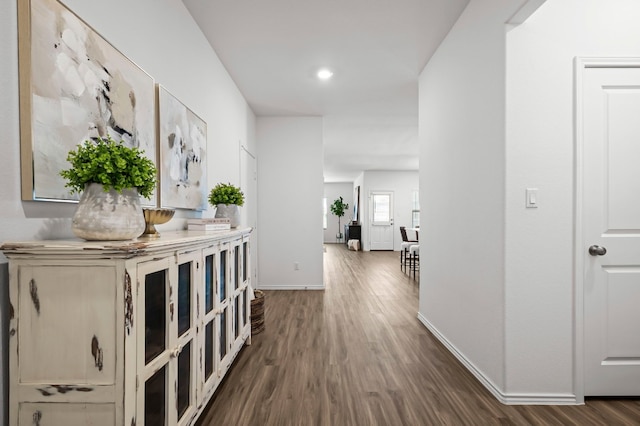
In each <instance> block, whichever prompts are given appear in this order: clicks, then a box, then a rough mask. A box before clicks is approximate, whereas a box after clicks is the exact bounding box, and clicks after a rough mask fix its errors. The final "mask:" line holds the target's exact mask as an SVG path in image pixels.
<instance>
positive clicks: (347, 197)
mask: <svg viewBox="0 0 640 426" xmlns="http://www.w3.org/2000/svg"><path fill="white" fill-rule="evenodd" d="M353 190H354V187H353V183H352V182H341V183H325V184H324V197H325V198H326V199H327V229H325V230H324V233H323V238H324V242H325V243H335V242H336V235H338V233H339V232H342V234H343V237H344V225H346V224H347V223H349V222H350V221H351V220H353V219H352V218H353V197H354V192H353ZM339 197H342V199H343V201H344V202H345V203H347V204H349V208H348V209H347V211H346V212H345V213H344V216H342V217H341V218H340V228H338V216H336V215H334V214H333V213H331V204H333V202H334V201H335V200H337V199H338V198H339Z"/></svg>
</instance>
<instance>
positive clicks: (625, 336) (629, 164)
mask: <svg viewBox="0 0 640 426" xmlns="http://www.w3.org/2000/svg"><path fill="white" fill-rule="evenodd" d="M582 75H583V86H582V94H583V97H582V99H583V100H582V111H583V115H582V116H581V117H579V120H581V121H582V123H583V124H582V126H581V127H582V129H580V128H579V129H578V131H579V132H580V131H582V132H583V133H582V137H583V145H582V147H583V163H582V164H583V175H582V181H583V192H582V194H583V203H582V219H583V230H582V238H583V240H582V241H583V242H584V244H583V245H584V247H583V256H584V257H583V261H584V276H583V280H584V281H583V283H584V286H583V296H584V345H585V346H584V349H585V350H584V357H585V358H584V367H585V370H584V386H585V388H584V390H585V396H595V395H609V396H630V395H640V69H639V68H631V67H618V68H602V67H594V68H586V69H585V70H584V72H583V74H582Z"/></svg>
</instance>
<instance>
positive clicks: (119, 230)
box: [60, 136, 156, 240]
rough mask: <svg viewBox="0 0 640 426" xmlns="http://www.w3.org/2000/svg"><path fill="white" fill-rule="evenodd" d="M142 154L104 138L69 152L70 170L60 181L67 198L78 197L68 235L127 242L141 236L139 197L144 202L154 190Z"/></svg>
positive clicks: (152, 173)
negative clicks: (67, 191) (68, 191)
mask: <svg viewBox="0 0 640 426" xmlns="http://www.w3.org/2000/svg"><path fill="white" fill-rule="evenodd" d="M143 154H144V153H143V152H142V151H140V150H139V149H138V148H129V147H127V146H125V145H124V144H123V143H122V141H121V142H116V141H114V140H113V139H112V138H111V137H110V136H107V137H106V138H96V139H95V140H86V141H85V142H84V143H82V144H80V145H78V146H77V147H76V149H74V150H71V151H69V153H68V155H67V161H68V162H69V163H71V168H69V169H66V170H62V171H61V172H60V176H62V177H63V178H65V179H66V180H67V183H66V185H65V186H66V187H67V188H69V189H70V190H71V193H74V192H78V193H80V192H81V193H82V194H81V196H80V202H79V203H78V208H77V209H76V212H75V214H74V216H73V220H72V224H71V228H72V231H73V233H74V234H76V235H77V236H78V237H80V238H84V239H85V240H129V239H132V238H136V237H138V236H139V235H140V234H142V232H143V231H144V229H145V221H144V216H143V214H142V207H141V205H140V195H142V196H143V197H149V196H150V195H151V194H152V192H153V190H154V189H155V187H156V166H155V165H154V164H153V162H152V161H151V160H150V159H148V158H147V157H145V156H144V155H143Z"/></svg>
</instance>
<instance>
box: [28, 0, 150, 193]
mask: <svg viewBox="0 0 640 426" xmlns="http://www.w3.org/2000/svg"><path fill="white" fill-rule="evenodd" d="M18 7H19V9H18V13H19V44H20V49H19V51H20V58H19V59H20V116H21V117H20V121H21V124H20V125H21V129H20V132H21V160H22V161H21V162H22V198H23V199H24V200H34V199H35V200H53V201H66V200H76V199H77V195H75V196H72V195H70V193H69V191H68V190H67V189H66V188H65V187H64V184H65V181H64V179H62V177H60V175H59V172H60V170H62V169H66V168H68V167H69V163H68V162H67V161H66V158H67V153H68V152H69V151H70V150H71V149H74V148H75V147H76V146H77V145H78V144H80V143H82V142H84V141H85V140H89V139H93V138H96V137H98V136H100V137H106V136H107V135H109V136H111V137H112V138H113V139H114V140H116V141H121V140H122V141H124V144H125V145H127V146H131V147H137V148H139V149H141V150H143V151H144V152H145V155H146V156H147V157H148V158H149V159H151V160H152V161H153V163H154V164H157V151H156V135H155V84H154V81H153V78H151V76H149V75H148V74H147V73H145V72H144V71H143V70H142V69H141V68H139V67H138V66H137V65H136V64H134V63H133V62H131V61H130V60H129V59H128V58H127V57H126V56H124V55H123V54H122V53H120V52H119V51H118V50H117V49H116V48H115V47H114V46H112V45H111V44H109V42H107V41H106V40H105V39H104V38H102V37H101V36H100V35H99V34H98V33H97V32H96V31H94V30H93V29H92V28H91V27H90V26H89V25H88V24H87V23H85V22H84V21H82V20H81V19H80V18H79V17H78V16H76V15H75V14H74V13H73V12H71V11H70V10H69V9H67V8H66V7H65V6H64V5H62V4H61V3H59V2H58V1H56V0H26V1H19V2H18ZM142 202H143V204H145V205H157V197H156V195H155V194H154V195H152V197H151V198H150V199H147V200H142Z"/></svg>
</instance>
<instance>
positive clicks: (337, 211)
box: [330, 197, 349, 240]
mask: <svg viewBox="0 0 640 426" xmlns="http://www.w3.org/2000/svg"><path fill="white" fill-rule="evenodd" d="M348 208H349V204H347V203H345V202H344V200H343V199H342V197H339V198H337V199H335V200H334V201H333V204H331V207H330V209H331V213H333V214H334V215H336V216H338V234H337V235H336V238H337V239H338V240H342V228H341V227H340V218H341V217H342V216H344V213H345V212H346V211H347V209H348Z"/></svg>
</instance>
